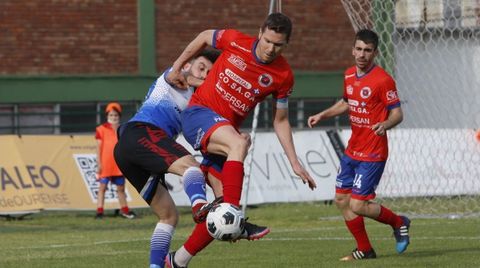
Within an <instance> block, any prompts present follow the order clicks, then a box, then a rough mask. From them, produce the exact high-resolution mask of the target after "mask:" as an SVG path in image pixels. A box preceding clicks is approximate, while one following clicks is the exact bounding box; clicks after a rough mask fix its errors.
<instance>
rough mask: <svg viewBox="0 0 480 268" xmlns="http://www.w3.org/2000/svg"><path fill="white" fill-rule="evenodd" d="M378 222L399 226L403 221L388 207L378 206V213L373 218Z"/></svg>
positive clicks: (393, 226) (394, 226)
mask: <svg viewBox="0 0 480 268" xmlns="http://www.w3.org/2000/svg"><path fill="white" fill-rule="evenodd" d="M375 220H376V221H378V222H381V223H385V224H388V225H390V226H392V228H400V226H402V224H403V221H402V218H400V216H398V215H397V214H395V213H393V212H392V211H391V210H390V209H388V208H386V207H384V206H380V215H378V217H377V218H376V219H375Z"/></svg>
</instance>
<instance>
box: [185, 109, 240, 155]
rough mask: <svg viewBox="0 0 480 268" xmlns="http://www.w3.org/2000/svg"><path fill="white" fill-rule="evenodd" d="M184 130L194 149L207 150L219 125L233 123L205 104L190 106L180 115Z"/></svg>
mask: <svg viewBox="0 0 480 268" xmlns="http://www.w3.org/2000/svg"><path fill="white" fill-rule="evenodd" d="M180 118H181V121H182V131H183V136H184V137H185V140H187V142H188V143H190V145H192V147H193V149H195V150H197V151H198V150H201V151H202V152H203V153H206V152H207V145H208V140H209V139H210V135H212V133H213V132H214V131H215V130H216V129H217V128H219V127H221V126H224V125H231V123H230V121H228V120H227V119H225V118H224V117H222V116H220V115H218V114H217V113H215V112H214V111H212V110H211V109H209V108H207V107H203V106H190V107H187V109H185V110H184V111H183V112H182V113H181V115H180Z"/></svg>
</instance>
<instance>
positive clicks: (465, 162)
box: [340, 128, 480, 197]
mask: <svg viewBox="0 0 480 268" xmlns="http://www.w3.org/2000/svg"><path fill="white" fill-rule="evenodd" d="M350 134H351V131H350V130H344V131H341V132H340V136H341V138H342V140H343V141H344V143H345V145H346V144H347V142H348V139H349V138H350ZM388 142H389V158H388V161H387V165H386V167H385V171H384V172H383V176H382V179H381V181H380V184H379V185H378V188H377V191H376V192H377V195H378V197H409V196H445V195H449V196H452V195H457V196H458V195H478V194H479V193H480V181H479V178H480V142H478V141H476V140H475V132H474V130H473V129H403V128H399V129H394V130H392V131H389V134H388Z"/></svg>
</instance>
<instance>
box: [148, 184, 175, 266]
mask: <svg viewBox="0 0 480 268" xmlns="http://www.w3.org/2000/svg"><path fill="white" fill-rule="evenodd" d="M150 207H151V208H152V210H153V212H154V213H155V215H157V217H158V223H157V225H156V226H155V229H154V231H153V234H152V237H151V240H150V267H151V268H156V267H164V265H165V257H166V256H167V254H168V251H169V248H170V243H171V240H172V237H173V234H174V230H175V227H176V226H177V223H178V212H177V210H176V208H175V203H174V201H173V199H172V198H171V196H170V194H169V193H168V191H167V189H166V187H165V186H164V184H162V183H159V184H158V185H157V191H156V193H155V195H154V196H153V199H152V202H151V203H150Z"/></svg>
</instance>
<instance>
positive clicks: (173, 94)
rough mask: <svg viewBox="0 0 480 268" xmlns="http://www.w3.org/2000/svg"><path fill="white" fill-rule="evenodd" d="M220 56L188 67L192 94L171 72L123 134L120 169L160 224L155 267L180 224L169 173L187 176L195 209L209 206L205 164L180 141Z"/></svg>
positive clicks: (205, 56)
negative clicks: (192, 103) (184, 120)
mask: <svg viewBox="0 0 480 268" xmlns="http://www.w3.org/2000/svg"><path fill="white" fill-rule="evenodd" d="M217 57H218V52H216V51H213V50H204V51H203V52H201V53H200V54H198V55H196V57H195V58H193V59H192V60H191V61H189V62H188V63H186V64H184V66H183V68H182V73H183V74H184V75H185V78H186V80H187V82H188V84H189V87H188V88H187V89H180V88H175V87H174V86H172V85H170V84H169V83H168V82H167V81H166V79H165V77H166V75H167V74H168V72H170V69H169V70H167V71H165V72H164V73H163V74H162V75H161V76H160V77H159V78H158V79H157V80H156V81H155V82H154V83H153V85H152V86H151V87H150V89H149V91H148V93H147V95H146V97H145V100H144V102H143V104H142V106H141V107H140V109H139V111H138V112H137V113H136V114H135V115H134V116H133V117H132V118H131V119H130V120H129V121H128V123H126V124H124V125H122V126H121V127H120V129H119V131H118V136H119V139H118V143H117V145H116V146H115V150H114V156H115V161H116V162H117V164H118V166H119V168H120V170H121V171H122V173H123V174H124V175H125V177H126V178H127V179H128V180H129V181H130V183H131V184H132V185H133V186H134V187H135V189H136V190H137V191H138V192H139V193H140V195H141V196H142V197H143V199H144V200H145V201H146V202H147V203H148V204H149V205H150V207H151V208H152V210H153V212H154V213H155V215H157V217H158V223H157V225H156V227H155V230H154V232H153V234H152V237H151V244H150V267H151V268H157V267H164V265H165V264H164V259H165V256H166V254H167V253H168V250H169V247H170V241H171V238H172V236H173V232H174V230H175V226H176V225H177V222H178V212H177V210H176V208H175V203H174V201H173V200H172V198H171V196H170V194H169V193H168V190H167V188H166V184H165V174H166V173H173V174H176V175H179V176H182V177H183V182H184V188H185V190H186V191H187V193H188V191H192V189H195V192H196V193H201V194H197V195H195V196H189V197H190V201H191V203H192V209H193V210H194V211H195V209H199V208H200V207H202V206H204V205H205V204H206V203H207V201H206V194H205V178H204V175H203V173H202V171H201V170H200V168H199V163H198V162H197V161H195V159H194V158H193V156H192V155H191V154H190V153H189V152H188V151H187V150H186V149H185V148H184V147H183V146H182V145H180V144H178V143H177V142H176V141H175V138H176V136H177V135H178V134H179V133H180V131H181V124H180V112H181V111H182V110H183V109H185V107H186V106H187V103H188V101H189V99H190V97H191V96H192V94H193V90H194V89H193V87H192V86H195V87H196V86H199V85H200V84H201V83H202V82H203V80H204V79H205V77H206V76H207V73H208V72H209V70H210V69H211V68H212V65H213V63H214V61H215V60H216V58H217Z"/></svg>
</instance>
